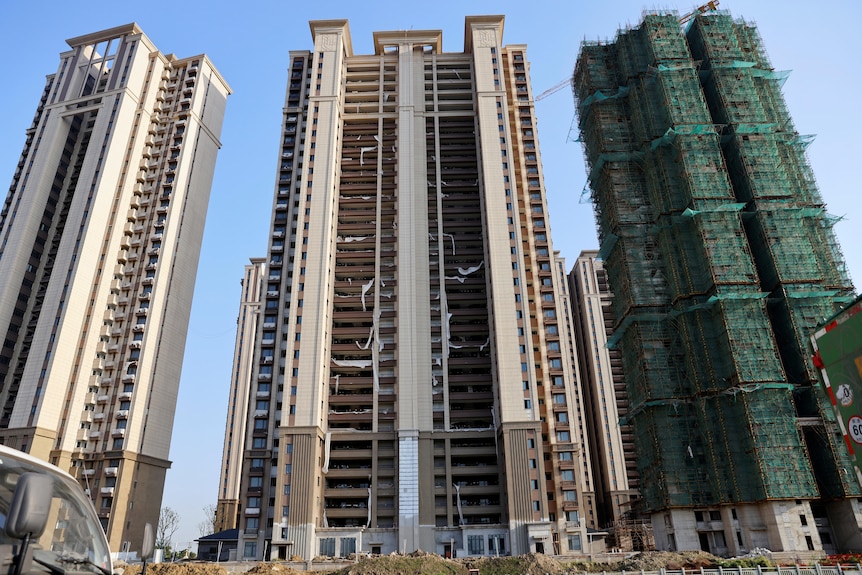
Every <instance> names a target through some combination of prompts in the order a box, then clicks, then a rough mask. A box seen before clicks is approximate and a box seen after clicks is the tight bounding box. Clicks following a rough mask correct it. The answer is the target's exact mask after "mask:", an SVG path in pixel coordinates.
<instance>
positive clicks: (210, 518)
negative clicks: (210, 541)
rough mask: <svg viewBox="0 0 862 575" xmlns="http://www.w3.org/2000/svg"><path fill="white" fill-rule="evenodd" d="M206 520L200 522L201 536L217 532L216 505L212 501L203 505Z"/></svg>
mask: <svg viewBox="0 0 862 575" xmlns="http://www.w3.org/2000/svg"><path fill="white" fill-rule="evenodd" d="M203 511H204V520H203V521H201V522H200V523H198V533H199V534H200V536H201V537H205V536H207V535H212V534H213V533H215V525H216V506H215V505H213V504H212V503H210V504H208V505H204V506H203Z"/></svg>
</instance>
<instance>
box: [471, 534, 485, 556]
mask: <svg viewBox="0 0 862 575" xmlns="http://www.w3.org/2000/svg"><path fill="white" fill-rule="evenodd" d="M467 554H468V555H484V554H485V537H484V536H482V535H469V536H468V537H467Z"/></svg>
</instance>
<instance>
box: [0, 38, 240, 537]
mask: <svg viewBox="0 0 862 575" xmlns="http://www.w3.org/2000/svg"><path fill="white" fill-rule="evenodd" d="M68 43H69V46H70V49H69V51H67V52H64V53H62V54H60V65H59V67H58V68H57V71H56V72H55V73H54V74H51V75H49V76H48V79H47V82H46V85H45V89H44V92H43V94H42V96H41V99H40V102H39V105H38V108H37V110H36V115H35V117H34V120H33V124H32V125H31V127H30V129H28V130H27V135H26V143H25V146H24V150H23V153H22V155H21V161H20V163H19V164H18V169H17V170H16V172H15V174H14V176H13V181H12V186H11V189H10V192H9V195H8V196H7V198H6V201H5V203H4V204H3V207H2V212H0V330H2V331H3V333H4V340H5V341H4V344H3V347H2V349H0V405H2V408H0V409H2V411H0V440H2V441H3V442H4V443H5V444H7V445H9V446H11V447H16V448H18V449H21V450H22V451H26V452H29V453H31V454H33V455H36V456H38V457H41V458H43V459H45V460H48V461H51V462H53V463H56V464H57V465H59V466H60V467H62V468H64V469H67V470H69V471H70V472H71V473H72V474H73V475H75V476H76V477H78V478H79V479H80V481H81V482H82V485H83V486H84V487H85V488H86V489H88V490H89V493H90V496H91V497H92V499H93V503H94V505H95V506H96V510H97V512H98V514H99V517H100V518H101V520H102V524H103V526H104V528H105V530H106V532H107V534H108V539H109V542H110V544H111V549H112V550H114V551H120V550H121V549H123V548H124V547H127V548H129V549H130V550H136V549H139V548H140V545H141V540H142V538H143V532H144V524H145V523H146V522H149V523H152V524H153V525H155V524H156V523H157V521H158V514H159V506H160V502H161V495H162V487H163V484H164V478H165V472H166V470H167V469H168V468H169V467H170V461H169V460H168V450H169V446H170V438H171V430H172V426H173V419H174V409H175V403H176V396H177V387H178V385H179V378H180V370H181V366H182V359H183V349H184V346H185V339H186V329H187V324H188V317H189V312H190V308H191V297H192V291H193V288H194V281H195V275H196V272H197V264H198V254H199V250H200V244H201V238H202V234H203V227H204V218H205V215H206V210H207V204H208V200H209V192H210V186H211V183H212V176H213V169H214V165H215V159H216V154H217V152H218V149H219V147H220V142H219V133H220V131H221V122H222V116H223V114H224V108H225V103H226V99H227V96H228V94H229V93H230V89H229V87H228V86H227V84H226V83H225V82H224V80H222V78H221V77H220V76H219V74H218V72H217V71H216V70H215V68H214V67H213V66H212V64H211V63H210V61H209V60H208V59H207V58H206V56H203V55H201V56H195V57H192V58H184V59H177V58H175V57H174V56H165V55H164V54H162V53H161V52H159V51H158V50H157V49H156V47H155V46H154V45H153V44H152V42H151V41H150V40H149V39H148V38H147V36H146V35H145V34H144V33H143V32H142V31H141V30H140V29H139V28H138V27H137V25H135V24H129V25H126V26H120V27H117V28H112V29H109V30H104V31H101V32H96V33H93V34H89V35H86V36H80V37H77V38H73V39H70V40H69V41H68ZM180 246H182V249H178V248H179V247H180Z"/></svg>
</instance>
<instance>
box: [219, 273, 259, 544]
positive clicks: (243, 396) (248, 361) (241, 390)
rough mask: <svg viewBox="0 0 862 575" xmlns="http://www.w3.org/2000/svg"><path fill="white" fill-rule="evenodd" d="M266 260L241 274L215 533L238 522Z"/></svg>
mask: <svg viewBox="0 0 862 575" xmlns="http://www.w3.org/2000/svg"><path fill="white" fill-rule="evenodd" d="M264 274H266V258H251V263H249V264H248V265H246V266H245V273H244V274H243V278H242V281H241V282H240V283H241V285H242V292H241V299H240V304H239V315H238V316H237V320H236V343H235V345H234V352H233V357H234V361H233V365H232V366H231V376H230V393H229V395H228V406H227V419H226V421H225V432H224V448H223V450H222V459H221V461H222V465H221V472H220V473H221V475H220V476H219V484H218V490H219V491H218V503H217V504H216V518H215V531H216V532H219V531H224V530H226V529H236V528H237V522H238V521H239V486H240V478H241V474H242V460H243V456H244V454H245V431H246V429H245V426H246V422H247V421H248V419H247V418H248V407H249V402H250V401H251V396H250V395H249V394H250V392H251V391H252V375H253V371H254V360H255V354H254V351H255V348H254V344H255V340H254V336H255V334H256V333H257V324H258V320H259V317H260V301H261V296H262V295H263V294H262V291H261V290H262V289H263V278H264Z"/></svg>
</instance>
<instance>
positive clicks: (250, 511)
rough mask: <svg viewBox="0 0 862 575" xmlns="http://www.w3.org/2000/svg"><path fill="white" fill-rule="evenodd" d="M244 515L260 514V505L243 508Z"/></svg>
mask: <svg viewBox="0 0 862 575" xmlns="http://www.w3.org/2000/svg"><path fill="white" fill-rule="evenodd" d="M245 514H246V515H260V507H246V508H245Z"/></svg>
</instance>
